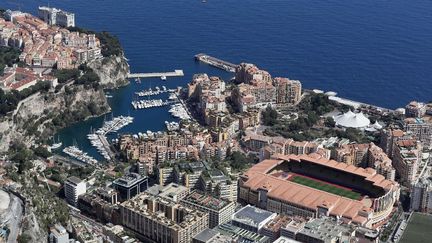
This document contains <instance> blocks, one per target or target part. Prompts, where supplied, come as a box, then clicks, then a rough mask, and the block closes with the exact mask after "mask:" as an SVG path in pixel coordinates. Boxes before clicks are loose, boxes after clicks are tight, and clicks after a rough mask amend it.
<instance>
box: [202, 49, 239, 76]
mask: <svg viewBox="0 0 432 243" xmlns="http://www.w3.org/2000/svg"><path fill="white" fill-rule="evenodd" d="M195 59H196V60H197V61H200V62H203V63H206V64H208V65H210V66H213V67H217V68H219V69H222V70H225V71H227V72H230V73H235V70H236V68H237V66H238V65H237V64H233V63H230V62H227V61H224V60H221V59H219V58H216V57H212V56H209V55H207V54H204V53H199V54H196V55H195Z"/></svg>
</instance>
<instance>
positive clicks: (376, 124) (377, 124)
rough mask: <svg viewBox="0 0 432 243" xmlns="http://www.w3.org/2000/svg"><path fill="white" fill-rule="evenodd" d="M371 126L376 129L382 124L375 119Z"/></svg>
mask: <svg viewBox="0 0 432 243" xmlns="http://www.w3.org/2000/svg"><path fill="white" fill-rule="evenodd" d="M372 126H373V128H375V129H377V130H381V129H382V128H383V127H382V125H381V124H379V123H378V121H375V123H374V124H373V125H372Z"/></svg>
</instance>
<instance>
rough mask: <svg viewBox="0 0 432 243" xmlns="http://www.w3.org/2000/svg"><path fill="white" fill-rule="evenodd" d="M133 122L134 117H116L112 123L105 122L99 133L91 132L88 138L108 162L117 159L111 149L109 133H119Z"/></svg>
mask: <svg viewBox="0 0 432 243" xmlns="http://www.w3.org/2000/svg"><path fill="white" fill-rule="evenodd" d="M132 122H133V117H131V116H119V117H114V118H113V119H112V120H111V121H105V122H104V124H103V126H102V127H101V128H99V129H98V130H97V131H95V132H93V131H91V133H90V134H88V135H87V138H88V139H89V140H90V143H91V145H92V146H93V147H95V148H96V149H97V151H98V152H99V153H100V154H101V155H102V156H103V157H104V159H106V160H108V161H109V160H112V159H114V158H115V154H114V153H113V152H112V150H111V148H110V144H109V142H108V139H107V137H106V135H107V134H108V133H114V132H117V131H118V130H120V129H121V128H123V127H125V126H127V125H129V124H131V123H132Z"/></svg>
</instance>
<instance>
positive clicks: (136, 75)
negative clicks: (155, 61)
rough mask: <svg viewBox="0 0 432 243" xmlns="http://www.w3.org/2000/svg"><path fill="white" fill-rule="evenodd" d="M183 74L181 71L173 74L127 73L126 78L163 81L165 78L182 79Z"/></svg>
mask: <svg viewBox="0 0 432 243" xmlns="http://www.w3.org/2000/svg"><path fill="white" fill-rule="evenodd" d="M183 76H184V73H183V70H181V69H176V70H174V72H160V73H129V74H128V78H161V79H162V80H165V79H166V78H167V77H183Z"/></svg>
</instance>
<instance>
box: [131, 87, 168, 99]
mask: <svg viewBox="0 0 432 243" xmlns="http://www.w3.org/2000/svg"><path fill="white" fill-rule="evenodd" d="M168 92H170V93H172V92H175V89H167V88H166V87H165V86H162V89H161V88H159V86H156V87H155V89H152V88H149V89H147V90H142V91H138V92H135V94H136V95H138V96H139V97H147V96H154V95H160V94H164V93H168Z"/></svg>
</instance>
